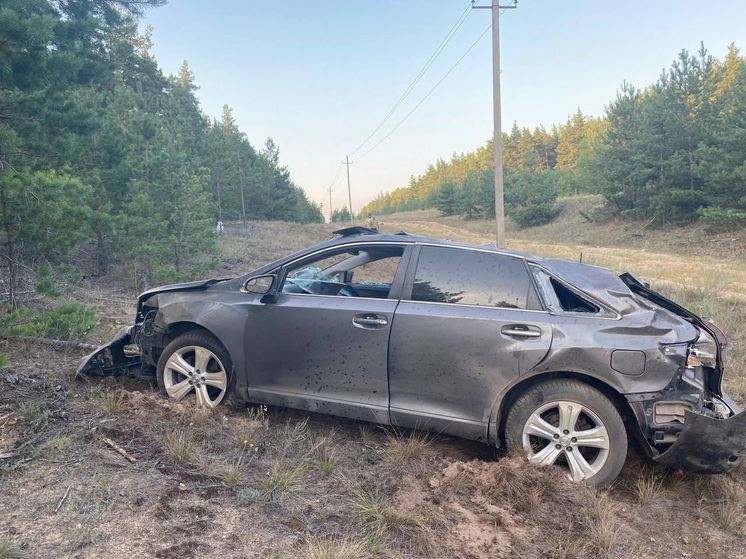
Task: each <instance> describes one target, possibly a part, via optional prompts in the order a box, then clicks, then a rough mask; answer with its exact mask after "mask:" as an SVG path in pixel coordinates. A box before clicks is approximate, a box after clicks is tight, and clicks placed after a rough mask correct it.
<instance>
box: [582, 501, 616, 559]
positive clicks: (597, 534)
mask: <svg viewBox="0 0 746 559" xmlns="http://www.w3.org/2000/svg"><path fill="white" fill-rule="evenodd" d="M619 509H620V505H618V504H617V503H614V502H613V501H612V500H611V498H610V497H609V496H608V495H602V496H600V497H599V498H597V499H596V500H595V501H594V503H593V510H592V511H591V515H590V517H589V519H588V521H587V524H586V527H585V528H586V532H587V534H588V537H589V545H590V546H591V547H592V548H593V550H594V551H595V552H596V556H597V557H602V558H607V557H613V556H614V550H615V547H616V545H617V541H618V538H619V520H618V517H619Z"/></svg>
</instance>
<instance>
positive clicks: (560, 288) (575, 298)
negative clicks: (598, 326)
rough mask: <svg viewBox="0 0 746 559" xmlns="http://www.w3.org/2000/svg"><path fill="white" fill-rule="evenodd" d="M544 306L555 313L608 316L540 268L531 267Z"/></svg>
mask: <svg viewBox="0 0 746 559" xmlns="http://www.w3.org/2000/svg"><path fill="white" fill-rule="evenodd" d="M531 270H532V271H533V273H534V276H535V277H536V282H537V284H538V286H539V290H540V291H541V294H542V297H543V299H544V302H545V303H546V306H547V307H548V308H549V310H550V311H552V312H555V313H573V314H574V313H589V314H600V315H605V314H608V313H607V312H606V311H605V310H604V309H602V308H601V307H599V306H598V305H597V304H595V303H593V302H592V301H589V300H588V299H586V298H585V297H583V296H582V295H580V294H579V293H577V292H576V291H574V290H573V289H570V288H569V287H568V286H566V285H565V284H564V283H562V282H560V281H558V280H557V279H556V278H553V277H552V276H550V275H549V274H547V273H546V272H545V271H544V270H542V269H541V268H537V267H535V266H531Z"/></svg>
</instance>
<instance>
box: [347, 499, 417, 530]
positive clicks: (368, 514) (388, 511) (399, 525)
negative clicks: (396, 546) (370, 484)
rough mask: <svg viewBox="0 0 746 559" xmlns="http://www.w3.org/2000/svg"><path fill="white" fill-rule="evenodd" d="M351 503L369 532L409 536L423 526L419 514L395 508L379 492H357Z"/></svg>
mask: <svg viewBox="0 0 746 559" xmlns="http://www.w3.org/2000/svg"><path fill="white" fill-rule="evenodd" d="M353 504H354V506H355V508H356V509H357V511H358V514H359V515H360V518H361V519H362V521H363V522H364V523H365V525H366V526H367V528H368V530H369V531H370V533H371V534H380V535H393V536H397V535H403V536H407V537H410V536H414V535H416V533H417V532H419V531H421V530H422V529H423V528H424V527H425V523H424V520H423V519H422V517H421V516H419V515H416V514H413V513H410V512H405V511H401V510H399V509H397V508H395V507H394V506H392V505H391V503H390V502H389V501H388V499H387V498H385V497H383V496H381V495H379V494H359V495H357V496H356V497H355V499H354V500H353Z"/></svg>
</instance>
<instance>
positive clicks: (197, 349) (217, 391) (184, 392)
mask: <svg viewBox="0 0 746 559" xmlns="http://www.w3.org/2000/svg"><path fill="white" fill-rule="evenodd" d="M163 385H164V387H165V388H166V393H167V394H168V395H169V396H170V397H171V398H173V399H174V400H177V401H180V400H183V399H184V398H185V397H187V396H188V395H190V394H192V393H194V395H195V399H194V401H195V403H196V405H197V406H198V407H201V408H214V407H215V406H217V405H218V404H219V403H220V402H221V401H222V400H223V398H224V397H225V394H226V392H227V390H228V374H227V373H226V371H225V367H224V366H223V364H222V363H221V361H220V359H219V358H218V356H217V355H215V354H214V353H213V352H212V351H210V350H209V349H207V348H204V347H201V346H196V345H192V346H185V347H182V348H179V349H177V350H176V351H174V352H173V353H172V354H171V356H170V357H169V358H168V360H167V361H166V365H165V367H164V370H163Z"/></svg>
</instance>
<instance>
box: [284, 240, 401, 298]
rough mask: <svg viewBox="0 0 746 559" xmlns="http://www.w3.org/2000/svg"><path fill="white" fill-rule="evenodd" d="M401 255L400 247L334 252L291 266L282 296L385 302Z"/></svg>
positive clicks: (360, 248) (353, 248)
mask: <svg viewBox="0 0 746 559" xmlns="http://www.w3.org/2000/svg"><path fill="white" fill-rule="evenodd" d="M403 253H404V248H403V247H401V246H359V247H358V246H356V247H350V248H346V249H340V250H334V251H331V252H326V253H323V254H321V255H319V256H318V257H317V258H316V259H311V260H304V261H302V262H300V263H298V264H297V265H296V266H292V267H291V268H290V269H289V270H288V272H287V275H286V277H285V282H284V283H283V286H282V292H283V293H292V294H296V295H303V294H305V295H335V296H344V297H369V298H379V299H386V298H388V296H389V291H390V290H391V285H392V284H393V281H394V277H395V275H396V271H397V268H398V266H399V261H400V260H401V256H402V254H403Z"/></svg>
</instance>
